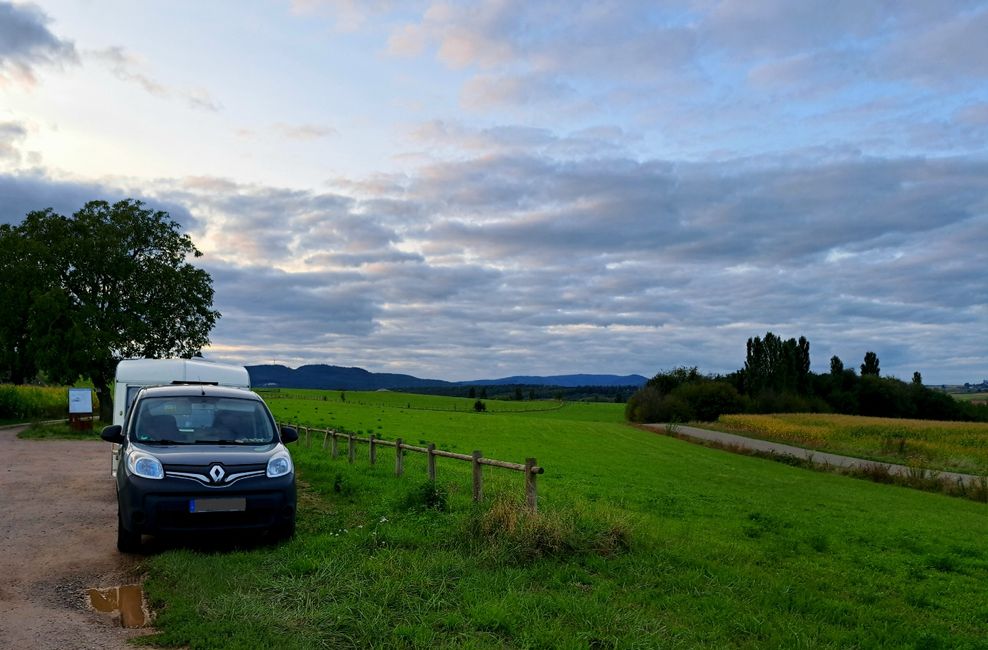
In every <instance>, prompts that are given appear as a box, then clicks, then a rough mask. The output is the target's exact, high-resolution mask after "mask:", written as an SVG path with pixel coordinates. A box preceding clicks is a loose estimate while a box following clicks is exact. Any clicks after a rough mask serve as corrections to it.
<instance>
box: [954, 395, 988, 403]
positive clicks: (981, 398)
mask: <svg viewBox="0 0 988 650" xmlns="http://www.w3.org/2000/svg"><path fill="white" fill-rule="evenodd" d="M951 397H953V398H954V399H956V400H958V401H961V402H985V401H988V393H952V394H951Z"/></svg>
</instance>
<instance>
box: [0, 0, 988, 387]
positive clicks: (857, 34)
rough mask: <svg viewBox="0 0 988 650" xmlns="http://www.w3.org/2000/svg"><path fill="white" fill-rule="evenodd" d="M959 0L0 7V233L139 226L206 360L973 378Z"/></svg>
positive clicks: (978, 161)
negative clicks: (205, 333) (207, 310)
mask: <svg viewBox="0 0 988 650" xmlns="http://www.w3.org/2000/svg"><path fill="white" fill-rule="evenodd" d="M986 145H988V2H963V1H957V2H950V1H948V0H910V2H905V3H903V2H893V1H877V0H875V1H872V0H819V1H818V0H800V1H799V2H792V1H790V0H679V1H669V2H654V1H648V2H635V1H631V0H628V1H625V2H606V1H595V2H578V1H575V0H574V1H572V2H570V1H568V2H553V3H543V2H533V1H531V0H493V1H487V2H477V3H456V2H393V1H389V0H294V2H292V1H289V0H263V1H261V0H257V1H251V2H243V1H240V0H211V1H209V2H201V1H194V2H193V1H188V2H183V1H177V0H169V1H168V2H139V3H135V2H131V1H129V0H121V1H119V2H113V1H103V0H71V1H70V0H65V1H61V0H39V1H37V2H34V3H22V2H14V3H10V2H7V1H4V0H0V221H3V222H8V223H14V222H18V221H20V219H21V218H23V216H24V214H25V213H26V212H27V211H29V210H32V209H39V208H43V207H48V206H52V207H54V208H55V209H56V210H58V211H59V212H62V213H63V214H71V213H72V212H74V211H75V210H77V209H78V208H79V207H81V205H82V204H83V203H84V202H85V201H87V200H90V199H95V198H103V199H107V200H116V199H119V198H124V197H128V196H133V197H140V198H142V199H144V200H145V201H147V202H148V203H149V204H150V205H151V206H152V207H155V208H160V209H165V210H168V211H169V212H170V213H171V215H172V216H173V217H174V218H175V219H176V220H178V221H179V222H180V223H182V225H183V226H184V227H185V228H186V229H187V231H188V232H189V233H190V234H191V235H192V237H193V239H194V241H195V242H196V244H197V245H198V247H199V248H200V249H201V250H202V251H203V252H204V254H205V255H204V257H202V258H201V260H200V263H201V265H202V266H203V267H204V268H206V269H207V270H208V271H209V272H210V273H211V274H212V277H213V280H214V287H215V289H216V302H215V304H216V307H217V308H218V309H219V310H220V311H221V312H222V313H223V317H222V319H221V321H220V323H219V324H218V325H217V327H216V329H215V330H214V332H213V336H212V345H211V347H210V348H209V349H208V350H207V351H206V354H207V356H210V357H212V358H217V359H227V360H234V361H239V362H244V363H258V362H261V363H270V362H271V361H272V360H277V362H279V363H284V364H286V365H291V366H297V365H301V364H304V363H332V364H337V365H347V366H350V365H354V366H361V367H364V368H367V369H369V370H372V371H381V372H384V371H387V372H406V373H411V374H415V375H418V376H423V377H436V378H443V379H477V378H486V377H499V376H505V375H511V374H559V373H571V372H601V373H618V374H627V373H641V374H644V375H649V376H650V375H652V374H654V373H655V372H657V371H658V370H660V369H665V368H672V367H675V366H679V365H697V366H699V367H700V369H701V370H702V371H704V372H729V371H732V370H735V369H737V368H739V367H741V366H742V365H743V363H744V351H745V341H746V340H747V338H748V337H750V336H754V335H763V334H764V333H765V332H766V331H773V332H775V333H776V334H779V335H781V336H784V337H786V338H788V337H791V336H796V337H798V336H800V335H804V336H806V337H807V338H808V339H809V340H810V343H811V355H812V359H813V367H814V370H816V371H826V369H827V368H828V367H829V359H830V357H831V356H832V355H835V354H836V355H839V356H840V357H841V358H842V359H843V360H844V362H845V364H846V365H847V366H849V367H851V366H853V367H856V366H857V365H859V364H860V363H861V360H862V358H863V356H864V353H865V352H866V351H868V350H873V351H875V352H877V353H878V355H879V358H880V359H881V364H882V369H883V372H884V374H887V375H895V376H898V377H900V378H903V379H906V380H908V379H909V378H910V377H911V376H912V372H913V371H914V370H919V371H921V372H922V373H923V377H924V379H925V380H926V381H927V383H944V382H946V383H953V382H964V381H980V380H982V379H985V378H988V336H986V333H988V306H986V305H988V155H986V153H988V151H986Z"/></svg>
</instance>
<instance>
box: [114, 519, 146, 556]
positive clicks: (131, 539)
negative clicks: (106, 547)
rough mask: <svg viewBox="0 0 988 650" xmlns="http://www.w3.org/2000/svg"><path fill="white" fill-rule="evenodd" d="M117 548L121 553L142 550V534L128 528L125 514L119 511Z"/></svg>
mask: <svg viewBox="0 0 988 650" xmlns="http://www.w3.org/2000/svg"><path fill="white" fill-rule="evenodd" d="M117 550H118V551H120V552H121V553H138V552H140V550H141V534H140V533H135V532H133V531H131V530H127V529H126V528H125V527H124V524H123V516H122V515H121V514H120V511H119V510H118V511H117Z"/></svg>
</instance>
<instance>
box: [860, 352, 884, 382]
mask: <svg viewBox="0 0 988 650" xmlns="http://www.w3.org/2000/svg"><path fill="white" fill-rule="evenodd" d="M880 366H881V364H880V362H879V360H878V355H877V354H875V353H874V352H865V355H864V363H862V364H861V376H862V377H864V376H865V375H874V376H876V377H877V376H879V375H880V374H882V370H881V367H880Z"/></svg>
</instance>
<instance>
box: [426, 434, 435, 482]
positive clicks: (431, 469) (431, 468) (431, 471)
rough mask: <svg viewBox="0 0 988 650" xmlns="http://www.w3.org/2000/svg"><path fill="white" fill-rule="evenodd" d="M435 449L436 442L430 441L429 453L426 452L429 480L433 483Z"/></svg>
mask: <svg viewBox="0 0 988 650" xmlns="http://www.w3.org/2000/svg"><path fill="white" fill-rule="evenodd" d="M435 451H436V443H434V442H430V443H429V453H428V457H429V480H430V481H432V482H433V483H435V482H436V454H435V453H434V452H435Z"/></svg>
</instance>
